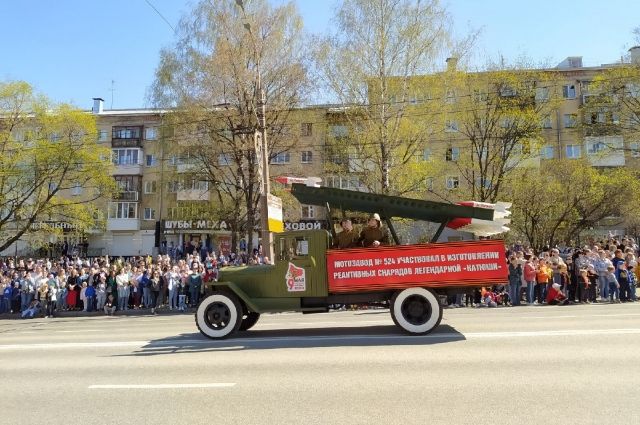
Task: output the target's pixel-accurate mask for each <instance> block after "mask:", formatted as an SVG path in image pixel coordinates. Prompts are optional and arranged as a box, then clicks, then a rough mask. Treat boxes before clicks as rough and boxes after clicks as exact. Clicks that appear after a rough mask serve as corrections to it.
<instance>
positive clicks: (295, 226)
mask: <svg viewBox="0 0 640 425" xmlns="http://www.w3.org/2000/svg"><path fill="white" fill-rule="evenodd" d="M322 228H324V226H323V223H322V222H321V221H293V222H291V221H285V222H284V230H285V232H286V231H292V230H319V229H322Z"/></svg>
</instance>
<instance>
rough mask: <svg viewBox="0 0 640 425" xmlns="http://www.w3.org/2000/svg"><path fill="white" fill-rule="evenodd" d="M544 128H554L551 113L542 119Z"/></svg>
mask: <svg viewBox="0 0 640 425" xmlns="http://www.w3.org/2000/svg"><path fill="white" fill-rule="evenodd" d="M542 128H553V125H552V123H551V115H547V116H546V117H544V118H543V119H542Z"/></svg>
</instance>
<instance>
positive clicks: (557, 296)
mask: <svg viewBox="0 0 640 425" xmlns="http://www.w3.org/2000/svg"><path fill="white" fill-rule="evenodd" d="M560 288H561V287H560V284H559V283H554V284H552V285H551V288H549V291H548V292H547V304H548V305H567V304H569V299H568V298H567V296H566V295H565V294H564V292H562V289H560Z"/></svg>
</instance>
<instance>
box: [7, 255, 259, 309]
mask: <svg viewBox="0 0 640 425" xmlns="http://www.w3.org/2000/svg"><path fill="white" fill-rule="evenodd" d="M243 264H248V265H257V264H269V259H268V257H263V256H262V255H261V251H260V250H258V249H256V250H254V252H253V254H252V255H251V256H247V255H242V254H241V255H237V256H236V255H235V254H231V255H229V256H226V255H224V254H222V253H220V254H219V255H216V254H215V253H209V252H201V253H200V252H196V253H194V254H187V255H185V256H183V258H179V259H178V258H175V256H170V255H158V256H157V257H155V258H152V257H150V256H146V257H144V256H143V257H130V258H127V259H124V258H122V257H120V258H109V257H97V258H92V259H87V258H80V257H67V256H62V257H60V258H59V259H58V260H52V259H48V258H44V259H37V260H34V259H32V258H29V259H15V258H11V257H10V258H5V259H0V272H1V277H0V314H2V313H10V314H21V315H22V317H24V318H29V317H35V316H39V315H41V316H44V317H53V316H54V314H55V313H56V312H59V311H84V312H92V311H104V313H105V314H107V315H112V314H114V313H115V312H116V311H127V310H137V309H149V310H150V312H151V313H152V314H155V313H156V310H157V309H159V308H167V309H168V310H176V311H186V310H187V309H188V308H189V307H193V306H196V305H197V304H198V301H199V299H200V297H201V296H202V294H204V288H205V285H204V284H205V283H207V282H210V281H212V280H216V279H217V277H218V270H219V268H221V267H226V266H229V265H243Z"/></svg>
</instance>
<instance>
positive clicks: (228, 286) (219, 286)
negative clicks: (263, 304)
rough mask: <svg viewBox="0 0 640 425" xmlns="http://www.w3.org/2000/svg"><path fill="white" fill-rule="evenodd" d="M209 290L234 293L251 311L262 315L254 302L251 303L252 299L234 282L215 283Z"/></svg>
mask: <svg viewBox="0 0 640 425" xmlns="http://www.w3.org/2000/svg"><path fill="white" fill-rule="evenodd" d="M209 288H210V289H212V290H223V291H229V292H232V293H233V294H235V295H236V296H237V297H238V298H240V299H241V300H242V302H243V303H244V305H245V306H246V307H247V308H248V309H249V310H251V311H253V312H255V313H260V310H259V309H258V307H257V306H256V305H255V303H254V302H253V301H251V297H249V296H248V295H247V294H246V293H245V292H244V291H243V290H242V289H240V288H239V287H238V285H236V284H235V283H233V282H215V283H214V284H213V285H211V286H210V287H209Z"/></svg>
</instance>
